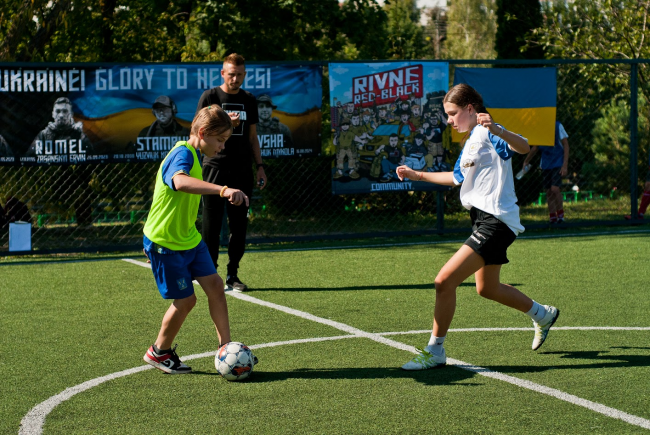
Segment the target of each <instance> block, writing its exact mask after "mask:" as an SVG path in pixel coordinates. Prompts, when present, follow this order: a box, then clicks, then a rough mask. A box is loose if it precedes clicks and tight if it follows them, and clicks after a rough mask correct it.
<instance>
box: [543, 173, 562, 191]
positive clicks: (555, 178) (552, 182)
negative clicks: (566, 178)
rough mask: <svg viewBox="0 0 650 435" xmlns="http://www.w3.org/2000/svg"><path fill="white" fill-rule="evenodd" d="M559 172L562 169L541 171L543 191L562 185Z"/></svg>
mask: <svg viewBox="0 0 650 435" xmlns="http://www.w3.org/2000/svg"><path fill="white" fill-rule="evenodd" d="M561 170H562V168H552V169H542V176H543V177H544V189H550V188H551V186H557V187H560V186H561V185H562V176H560V171H561Z"/></svg>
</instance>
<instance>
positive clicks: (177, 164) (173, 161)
mask: <svg viewBox="0 0 650 435" xmlns="http://www.w3.org/2000/svg"><path fill="white" fill-rule="evenodd" d="M192 165H194V156H193V155H192V151H190V150H189V149H187V148H186V147H184V146H179V147H178V148H175V149H173V150H171V151H170V152H169V157H167V159H166V160H165V162H164V163H163V169H162V178H163V182H164V183H165V184H166V185H167V186H169V187H170V188H171V189H172V190H176V189H175V188H174V183H173V182H172V178H173V177H174V175H176V174H178V173H179V172H182V173H184V174H185V175H190V171H191V170H192Z"/></svg>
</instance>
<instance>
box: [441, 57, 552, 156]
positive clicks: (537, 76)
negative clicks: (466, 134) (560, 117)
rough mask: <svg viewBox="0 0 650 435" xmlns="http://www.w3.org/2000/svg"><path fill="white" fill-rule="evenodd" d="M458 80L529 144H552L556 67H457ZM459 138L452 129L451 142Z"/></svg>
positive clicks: (495, 117)
mask: <svg viewBox="0 0 650 435" xmlns="http://www.w3.org/2000/svg"><path fill="white" fill-rule="evenodd" d="M459 83H467V84H468V85H470V86H471V87H473V88H474V89H476V90H477V91H478V92H479V93H480V94H481V95H482V96H483V103H484V104H485V107H486V108H487V109H488V111H489V112H490V115H492V118H494V120H495V121H496V122H498V123H499V124H502V125H503V126H504V127H505V128H506V129H508V130H510V131H513V132H515V133H518V134H521V135H522V136H524V137H525V138H527V139H528V143H529V144H530V145H542V146H553V145H554V144H555V115H556V111H557V107H556V106H557V82H556V69H555V68H456V71H455V73H454V85H457V84H459ZM462 137H463V134H462V133H456V132H455V131H454V132H453V136H452V139H453V141H454V142H458V141H460V140H461V139H462Z"/></svg>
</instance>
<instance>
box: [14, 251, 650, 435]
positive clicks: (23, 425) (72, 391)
mask: <svg viewBox="0 0 650 435" xmlns="http://www.w3.org/2000/svg"><path fill="white" fill-rule="evenodd" d="M124 261H127V262H129V263H132V264H135V265H137V266H141V267H146V268H151V265H150V264H149V263H144V262H141V261H136V260H131V259H124ZM227 293H228V294H229V295H230V296H232V297H235V298H237V299H241V300H244V301H247V302H251V303H254V304H257V305H262V306H265V307H268V308H273V309H275V310H279V311H282V312H285V313H287V314H292V315H294V316H297V317H301V318H304V319H307V320H311V321H314V322H317V323H321V324H324V325H328V326H331V327H333V328H335V329H338V330H341V331H344V332H347V333H348V334H350V335H344V336H335V337H321V338H306V339H299V340H289V341H281V342H274V343H265V344H260V345H255V346H251V348H252V349H259V348H263V347H271V346H281V345H287V344H295V343H310V342H317V341H327V340H339V339H343V338H357V337H362V338H368V339H370V340H373V341H376V342H379V343H382V344H386V345H388V346H391V347H394V348H397V349H400V350H405V351H407V352H411V353H414V354H417V353H418V352H417V350H416V349H415V347H413V346H409V345H407V344H404V343H400V342H397V341H394V340H391V339H388V338H385V337H383V335H398V334H419V333H428V332H430V331H429V330H418V331H407V332H383V333H369V332H365V331H362V330H360V329H358V328H354V327H352V326H349V325H346V324H344V323H340V322H336V321H334V320H330V319H325V318H322V317H318V316H314V315H313V314H310V313H307V312H304V311H300V310H295V309H293V308H289V307H285V306H283V305H278V304H275V303H272V302H268V301H264V300H261V299H257V298H254V297H252V296H250V295H246V294H243V293H238V292H232V291H228V292H227ZM554 329H578V330H592V329H597V330H602V329H614V330H628V329H632V330H648V329H650V328H634V327H632V328H624V327H611V328H607V327H593V328H592V327H558V328H554ZM494 330H500V331H513V330H514V331H528V330H530V328H494V329H492V328H465V329H456V330H453V331H463V332H474V331H494ZM450 331H452V330H450ZM214 353H215V351H212V352H205V353H201V354H195V355H189V356H184V357H183V360H187V361H189V360H192V359H195V358H207V357H212V356H213V355H214ZM447 364H448V365H454V366H456V367H458V368H461V369H464V370H468V371H471V372H473V373H476V374H478V375H481V376H485V377H488V378H493V379H498V380H500V381H504V382H508V383H510V384H513V385H516V386H519V387H521V388H526V389H528V390H531V391H535V392H538V393H542V394H546V395H549V396H552V397H555V398H557V399H560V400H563V401H565V402H568V403H571V404H574V405H578V406H582V407H584V408H587V409H589V410H592V411H594V412H597V413H599V414H603V415H606V416H608V417H612V418H615V419H619V420H622V421H625V422H626V423H629V424H632V425H635V426H639V427H642V428H645V429H650V420H646V419H644V418H641V417H637V416H635V415H632V414H628V413H626V412H623V411H620V410H618V409H615V408H610V407H608V406H605V405H602V404H599V403H596V402H592V401H590V400H586V399H582V398H580V397H577V396H574V395H572V394H569V393H565V392H563V391H560V390H557V389H554V388H549V387H546V386H544V385H540V384H537V383H534V382H530V381H526V380H523V379H519V378H515V377H513V376H508V375H505V374H503V373H500V372H495V371H492V370H490V369H487V368H484V367H479V366H475V365H472V364H469V363H466V362H464V361H460V360H456V359H452V358H447ZM152 368H153V367H152V366H148V365H147V366H140V367H135V368H132V369H128V370H123V371H121V372H117V373H112V374H110V375H106V376H102V377H99V378H95V379H92V380H90V381H86V382H84V383H82V384H79V385H76V386H74V387H70V388H67V389H66V390H64V391H62V392H61V393H59V394H57V395H55V396H52V397H50V398H49V399H47V400H45V401H44V402H41V403H39V404H38V405H36V406H35V407H34V408H32V409H31V410H30V411H29V412H28V413H27V414H26V415H25V417H23V419H22V420H21V422H20V430H19V432H18V433H19V435H41V434H42V433H43V425H44V424H45V418H46V417H47V415H48V414H49V413H50V412H52V410H53V409H54V408H55V407H56V406H57V405H58V404H60V403H62V402H64V401H66V400H68V399H70V398H71V397H73V396H74V395H76V394H78V393H81V392H83V391H86V390H88V389H90V388H93V387H95V386H97V385H100V384H102V383H104V382H107V381H110V380H113V379H117V378H120V377H124V376H128V375H131V374H135V373H139V372H142V371H145V370H149V369H152Z"/></svg>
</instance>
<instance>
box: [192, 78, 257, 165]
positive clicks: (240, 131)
mask: <svg viewBox="0 0 650 435" xmlns="http://www.w3.org/2000/svg"><path fill="white" fill-rule="evenodd" d="M212 104H216V105H219V106H221V108H222V109H223V110H225V111H226V112H229V113H230V112H238V113H239V125H238V126H237V127H236V128H235V129H234V130H233V132H232V136H230V138H229V139H228V140H227V141H226V146H225V147H224V149H223V151H221V152H220V153H219V154H217V155H216V156H214V157H204V158H203V166H212V167H215V168H219V167H222V168H226V167H227V168H228V169H232V168H233V167H240V168H248V169H249V170H250V167H251V165H252V163H253V147H252V144H251V142H250V140H249V138H250V131H251V125H254V124H257V123H258V121H259V117H258V114H257V99H256V98H255V96H254V95H253V94H251V93H250V92H247V91H245V90H243V89H239V92H238V93H236V94H228V93H226V92H224V91H223V90H222V89H221V88H220V87H216V88H212V89H208V90H207V91H205V92H203V94H202V95H201V98H199V104H198V106H197V108H196V111H197V113H198V111H199V110H201V109H202V108H204V107H207V106H210V105H212Z"/></svg>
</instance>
